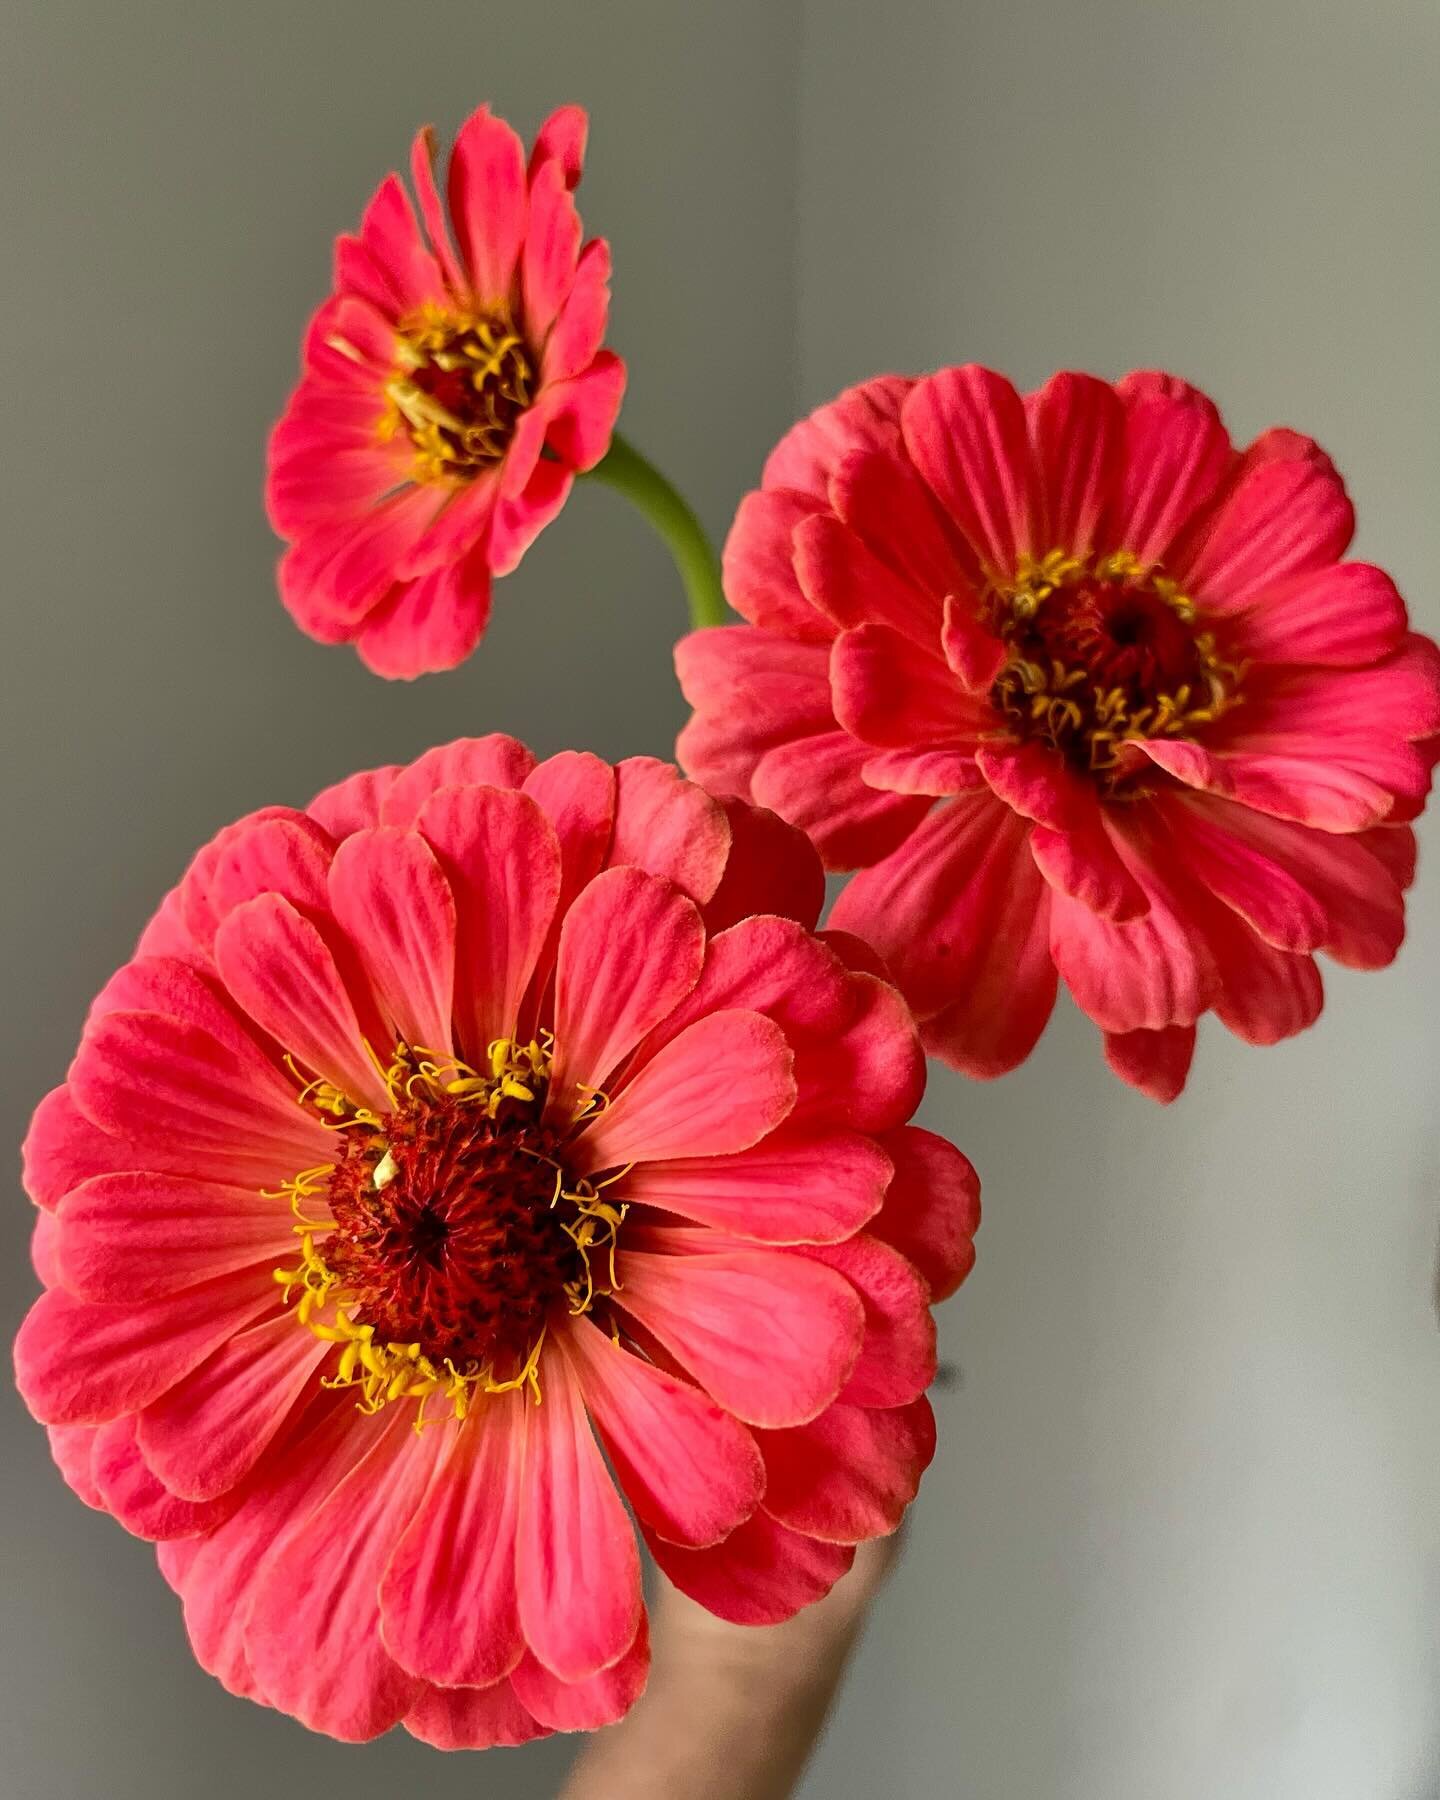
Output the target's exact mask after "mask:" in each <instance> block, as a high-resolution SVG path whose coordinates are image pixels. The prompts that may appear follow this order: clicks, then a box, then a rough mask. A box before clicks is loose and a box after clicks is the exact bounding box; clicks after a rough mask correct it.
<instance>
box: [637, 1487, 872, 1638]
mask: <svg viewBox="0 0 1440 1800" xmlns="http://www.w3.org/2000/svg"><path fill="white" fill-rule="evenodd" d="M645 1541H646V1543H647V1544H648V1545H649V1547H650V1551H651V1554H652V1555H653V1556H654V1558H655V1561H656V1562H657V1564H658V1565H659V1567H660V1573H661V1574H662V1575H664V1576H665V1577H666V1578H667V1579H668V1580H669V1581H671V1582H673V1583H674V1585H675V1586H676V1587H677V1588H679V1589H680V1591H681V1593H682V1594H688V1595H689V1596H690V1598H691V1599H692V1600H694V1601H696V1602H698V1604H699V1605H701V1606H703V1607H704V1608H705V1609H706V1610H707V1611H708V1612H712V1613H714V1614H715V1615H716V1617H717V1618H721V1619H728V1620H729V1621H730V1623H731V1624H732V1625H779V1624H782V1623H783V1622H784V1621H785V1620H786V1619H790V1618H793V1617H794V1616H795V1614H796V1613H797V1612H799V1611H800V1610H801V1608H802V1607H806V1606H813V1605H814V1604H815V1602H816V1601H817V1600H823V1599H824V1598H825V1596H826V1594H828V1593H829V1592H830V1590H831V1588H832V1587H834V1585H835V1583H836V1582H837V1581H838V1580H839V1579H840V1577H841V1576H842V1575H843V1574H845V1572H846V1571H847V1570H848V1569H849V1567H850V1564H851V1563H852V1562H853V1561H854V1558H855V1550H854V1546H853V1545H850V1544H822V1543H821V1542H820V1541H819V1539H817V1538H812V1537H806V1536H805V1535H804V1534H803V1533H801V1532H798V1531H787V1530H786V1528H785V1527H784V1526H783V1525H780V1524H777V1523H776V1521H775V1520H774V1519H772V1518H771V1517H770V1515H769V1514H768V1513H767V1512H765V1511H764V1509H763V1508H762V1509H761V1510H760V1511H759V1512H757V1513H755V1514H753V1515H752V1516H751V1517H750V1518H749V1519H747V1520H746V1521H745V1523H744V1524H743V1525H742V1526H740V1527H739V1529H738V1530H736V1531H734V1532H732V1533H731V1534H730V1536H729V1537H728V1538H726V1539H725V1541H724V1543H723V1544H716V1545H714V1546H713V1547H712V1548H710V1549H708V1550H682V1549H679V1548H678V1547H677V1546H675V1545H673V1544H667V1543H665V1542H664V1541H663V1540H662V1539H659V1538H654V1537H652V1536H650V1535H649V1534H648V1533H647V1535H646V1540H645Z"/></svg>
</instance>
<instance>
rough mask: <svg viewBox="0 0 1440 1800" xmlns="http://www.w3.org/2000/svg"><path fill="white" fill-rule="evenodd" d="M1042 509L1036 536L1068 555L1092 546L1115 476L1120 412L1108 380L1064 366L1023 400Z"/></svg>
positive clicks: (1120, 440)
mask: <svg viewBox="0 0 1440 1800" xmlns="http://www.w3.org/2000/svg"><path fill="white" fill-rule="evenodd" d="M1026 412H1027V414H1028V417H1029V421H1030V437H1031V442H1032V444H1033V446H1034V453H1035V465H1036V468H1037V470H1038V472H1039V477H1040V505H1041V511H1042V514H1043V520H1044V524H1043V529H1042V531H1041V534H1040V536H1041V539H1042V541H1043V542H1044V543H1045V544H1063V545H1064V547H1065V548H1066V549H1067V550H1068V551H1069V552H1070V553H1071V554H1072V555H1074V556H1085V555H1087V554H1088V553H1089V552H1090V551H1091V550H1093V549H1094V548H1095V545H1096V543H1097V541H1098V537H1097V534H1098V532H1099V529H1100V524H1101V521H1102V520H1103V519H1104V518H1105V515H1106V513H1107V511H1108V510H1109V509H1110V507H1111V505H1112V503H1113V497H1114V494H1115V490H1116V488H1117V486H1118V484H1119V480H1120V469H1121V459H1122V456H1123V452H1124V442H1125V415H1124V412H1123V410H1122V408H1121V406H1120V402H1119V400H1118V399H1117V398H1116V395H1115V390H1114V388H1112V387H1111V385H1110V383H1109V382H1108V381H1100V380H1098V379H1097V378H1096V377H1095V376H1093V375H1077V374H1073V373H1071V372H1070V371H1069V370H1065V371H1062V372H1061V373H1060V374H1058V375H1052V376H1051V377H1050V379H1049V381H1047V382H1046V383H1045V385H1044V387H1043V388H1041V389H1040V390H1039V391H1038V393H1034V394H1031V395H1030V396H1029V397H1028V399H1027V402H1026Z"/></svg>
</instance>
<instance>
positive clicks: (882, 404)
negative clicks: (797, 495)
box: [764, 375, 915, 501]
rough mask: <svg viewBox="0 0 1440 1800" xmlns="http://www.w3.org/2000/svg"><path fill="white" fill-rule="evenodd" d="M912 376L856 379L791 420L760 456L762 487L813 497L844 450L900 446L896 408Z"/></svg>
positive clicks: (821, 494) (822, 490) (822, 492)
mask: <svg viewBox="0 0 1440 1800" xmlns="http://www.w3.org/2000/svg"><path fill="white" fill-rule="evenodd" d="M914 385H915V384H914V382H913V381H911V380H910V379H909V378H908V377H906V376H904V375H877V376H875V377H873V378H872V379H871V380H869V381H861V382H857V383H856V385H855V386H854V387H851V388H846V390H845V391H844V393H842V394H839V395H837V396H836V398H835V399H834V400H831V401H828V402H827V403H826V404H825V405H824V406H820V407H817V408H816V409H815V411H814V412H813V413H811V414H810V416H809V418H807V419H801V420H800V421H799V423H798V424H795V425H792V426H791V427H790V429H789V431H787V432H786V433H785V435H784V437H782V438H781V440H780V442H779V443H778V444H777V445H776V446H775V448H774V449H773V450H772V451H771V452H770V454H769V456H768V457H767V458H766V460H765V471H764V484H765V486H766V487H767V488H782V487H788V488H796V489H798V490H799V491H800V492H801V493H805V494H811V495H813V496H814V497H815V498H816V499H817V500H821V501H823V500H824V499H825V498H826V490H827V484H828V482H829V480H830V477H831V476H832V475H833V474H834V472H835V470H836V469H837V468H838V467H839V466H840V464H841V463H842V462H843V461H844V460H845V459H846V457H847V456H849V455H851V454H853V453H858V452H860V451H865V450H881V451H884V452H886V453H887V454H888V455H890V456H894V454H895V452H896V451H898V450H899V449H900V408H901V405H902V404H903V402H904V399H905V396H906V395H907V394H908V393H909V392H910V389H911V388H912V387H913V386H914Z"/></svg>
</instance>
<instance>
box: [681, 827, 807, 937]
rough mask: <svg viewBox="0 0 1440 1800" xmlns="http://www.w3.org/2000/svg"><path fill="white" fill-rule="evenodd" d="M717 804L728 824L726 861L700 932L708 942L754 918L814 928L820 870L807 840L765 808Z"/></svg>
mask: <svg viewBox="0 0 1440 1800" xmlns="http://www.w3.org/2000/svg"><path fill="white" fill-rule="evenodd" d="M720 804H721V806H722V807H723V808H724V811H725V817H726V819H727V820H728V822H729V825H730V857H729V860H728V861H727V863H726V865H725V874H724V876H723V877H722V878H721V882H720V885H719V887H718V888H716V890H715V892H714V894H713V895H712V896H711V898H710V901H709V904H708V905H707V906H706V908H705V929H706V930H707V931H708V932H709V933H710V934H711V936H712V937H713V936H714V935H715V933H716V932H720V931H724V930H726V929H728V927H730V926H731V925H735V924H737V923H738V922H739V921H740V920H741V919H748V918H751V917H753V916H754V915H755V914H757V913H771V914H778V915H779V916H780V917H781V918H784V919H795V920H797V921H798V922H799V923H800V924H801V925H803V926H805V928H806V929H807V930H811V929H813V928H814V925H815V922H816V920H817V919H818V918H819V917H820V910H821V908H822V907H823V906H824V904H825V871H824V869H823V868H822V866H821V863H820V858H819V857H818V856H817V855H816V854H815V847H814V845H813V844H812V843H811V842H810V840H809V838H807V837H806V835H805V833H804V832H803V831H799V830H797V829H796V828H795V826H793V825H790V824H787V822H786V821H785V820H784V819H782V818H781V817H780V815H779V814H778V813H773V812H771V811H770V810H769V808H768V807H764V806H747V805H746V804H744V802H742V801H739V800H734V799H725V800H722V801H721V803H720Z"/></svg>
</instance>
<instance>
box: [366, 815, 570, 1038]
mask: <svg viewBox="0 0 1440 1800" xmlns="http://www.w3.org/2000/svg"><path fill="white" fill-rule="evenodd" d="M397 785H398V784H397ZM419 829H420V831H422V832H423V833H424V835H425V836H426V837H427V838H428V839H429V840H430V842H431V844H432V845H433V846H434V848H435V850H436V852H437V853H438V855H439V858H440V865H441V867H442V869H443V870H444V871H445V874H446V876H447V878H448V880H449V884H450V888H451V890H452V892H453V893H454V896H455V903H456V909H457V913H458V917H459V940H458V952H457V963H456V969H457V975H456V994H455V1002H456V1003H455V1018H456V1027H457V1030H458V1032H459V1035H460V1040H461V1044H462V1046H463V1048H464V1050H465V1051H466V1053H467V1055H468V1057H469V1060H471V1061H472V1062H477V1063H478V1062H481V1061H483V1060H484V1058H485V1056H486V1053H487V1046H488V1045H489V1044H491V1043H492V1042H493V1041H494V1040H495V1039H496V1038H502V1037H511V1036H513V1034H514V1031H515V1027H516V1024H517V1021H518V1019H519V1015H520V1003H521V1001H522V999H523V998H524V995H525V990H526V988H527V987H528V986H529V984H530V978H531V976H532V975H534V973H535V969H536V965H537V963H538V961H539V957H540V953H541V951H542V949H543V948H544V945H545V941H546V937H547V935H548V933H549V930H550V921H551V919H552V917H553V915H554V912H555V906H556V902H557V901H558V899H559V895H560V845H559V842H558V840H557V839H556V836H555V833H554V830H553V829H552V827H551V825H550V821H549V820H548V819H547V818H546V817H545V815H544V813H543V812H541V810H540V808H539V806H537V805H536V803H535V801H533V800H532V799H530V798H529V796H528V795H526V794H519V793H514V792H511V791H508V790H506V789H502V788H488V787H453V788H442V789H441V790H440V792H439V793H438V794H436V795H434V796H433V797H432V798H431V799H430V800H429V801H427V802H426V804H425V808H424V810H423V811H422V812H421V814H420V819H419Z"/></svg>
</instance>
